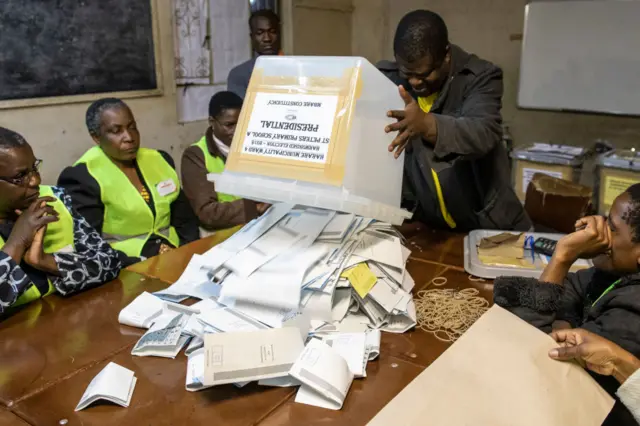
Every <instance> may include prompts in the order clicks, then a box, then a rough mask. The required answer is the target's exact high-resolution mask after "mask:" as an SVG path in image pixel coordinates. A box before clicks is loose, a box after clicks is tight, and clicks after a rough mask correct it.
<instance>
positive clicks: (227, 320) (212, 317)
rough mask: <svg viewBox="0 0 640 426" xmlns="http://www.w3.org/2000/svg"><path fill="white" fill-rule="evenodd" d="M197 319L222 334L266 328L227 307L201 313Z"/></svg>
mask: <svg viewBox="0 0 640 426" xmlns="http://www.w3.org/2000/svg"><path fill="white" fill-rule="evenodd" d="M198 319H199V320H200V321H202V322H203V323H205V324H207V325H210V326H211V327H213V328H215V329H216V330H218V331H220V332H223V333H231V332H236V331H255V330H262V329H265V328H267V326H266V325H263V324H261V323H260V322H258V321H256V320H254V319H253V318H249V317H248V316H246V315H243V314H242V313H240V312H238V311H236V310H234V309H231V308H229V307H226V308H220V309H214V310H211V311H206V312H202V313H200V315H198Z"/></svg>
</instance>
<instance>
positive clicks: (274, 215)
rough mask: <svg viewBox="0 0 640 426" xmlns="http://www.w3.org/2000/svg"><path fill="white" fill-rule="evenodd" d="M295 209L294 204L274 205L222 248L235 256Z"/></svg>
mask: <svg viewBox="0 0 640 426" xmlns="http://www.w3.org/2000/svg"><path fill="white" fill-rule="evenodd" d="M293 207H294V206H293V205H292V204H287V203H277V204H274V205H272V206H271V207H269V209H268V210H267V211H266V212H265V213H264V214H263V215H262V216H260V217H258V218H256V219H254V220H252V221H251V222H249V223H247V224H246V225H245V226H244V227H242V229H240V230H239V231H238V232H236V233H235V234H233V236H231V237H230V238H229V239H228V240H226V241H224V242H223V243H222V244H220V247H221V248H222V249H224V250H226V251H227V252H232V253H234V254H235V253H237V252H239V251H240V250H244V249H245V248H247V247H249V245H251V244H252V243H253V242H254V241H256V240H257V239H258V238H260V237H262V235H263V234H264V233H266V232H267V231H268V230H270V229H271V228H272V227H273V225H275V224H276V223H278V221H280V219H282V218H283V217H285V216H286V215H287V214H288V213H289V212H290V211H291V210H293Z"/></svg>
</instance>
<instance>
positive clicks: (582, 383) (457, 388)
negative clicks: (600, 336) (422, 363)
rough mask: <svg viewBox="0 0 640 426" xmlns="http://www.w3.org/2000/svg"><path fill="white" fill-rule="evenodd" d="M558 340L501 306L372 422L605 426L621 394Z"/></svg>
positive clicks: (383, 425)
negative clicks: (560, 351) (556, 354)
mask: <svg viewBox="0 0 640 426" xmlns="http://www.w3.org/2000/svg"><path fill="white" fill-rule="evenodd" d="M556 346H557V344H556V343H555V342H554V341H553V339H551V337H549V336H547V335H546V334H544V333H543V332H541V331H540V330H538V329H536V328H534V327H533V326H531V325H529V324H527V323H526V322H524V321H523V320H521V319H520V318H518V317H516V316H515V315H513V314H511V313H510V312H508V311H506V310H505V309H503V308H501V307H499V306H493V307H492V308H491V309H489V311H487V313H486V314H484V315H483V316H482V317H481V318H480V319H479V320H478V321H477V322H476V323H475V324H474V325H473V326H471V328H469V330H468V331H467V332H466V333H465V334H464V335H463V336H462V337H461V338H460V339H459V340H458V341H457V342H456V343H455V344H454V345H453V346H451V348H449V349H448V350H447V351H446V352H445V353H444V354H442V355H441V356H440V358H438V359H437V360H436V361H435V362H434V363H433V364H432V365H431V366H430V367H429V368H427V369H426V370H425V371H424V372H423V373H422V374H420V375H419V376H418V377H417V378H416V379H414V380H413V382H411V383H410V384H409V385H408V386H407V387H406V388H405V389H404V390H403V391H402V392H400V394H398V396H396V398H394V399H393V400H392V401H391V402H390V403H389V404H387V406H386V407H385V408H383V409H382V411H381V412H380V413H378V415H377V416H376V417H375V418H374V419H373V420H371V422H370V423H369V426H390V425H393V426H414V425H415V426H417V425H429V426H440V425H447V426H462V425H465V426H467V425H468V426H485V425H490V426H540V425H544V426H567V425H580V426H598V425H601V424H602V422H603V421H604V419H605V418H606V416H607V415H608V414H609V411H611V408H613V403H614V400H613V399H612V398H611V397H610V396H609V395H608V394H607V393H606V392H605V391H604V390H603V389H602V388H601V387H600V386H599V385H598V384H597V383H596V382H595V380H593V379H592V378H591V376H589V374H588V373H587V372H586V371H584V370H583V369H582V368H581V367H579V366H578V365H576V364H574V363H567V362H559V361H554V360H552V359H550V358H549V356H548V355H547V354H548V352H549V350H550V349H552V348H555V347H556Z"/></svg>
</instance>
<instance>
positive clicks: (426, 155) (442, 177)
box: [377, 45, 531, 231]
mask: <svg viewBox="0 0 640 426" xmlns="http://www.w3.org/2000/svg"><path fill="white" fill-rule="evenodd" d="M451 49H452V70H451V75H450V77H449V79H448V80H447V82H446V83H445V85H444V87H443V89H442V90H441V92H440V95H439V96H438V99H437V100H436V101H435V103H434V105H433V108H432V109H431V112H432V113H433V115H434V117H435V119H436V122H437V125H438V140H437V142H436V144H435V147H433V146H431V145H430V144H428V143H426V142H424V141H423V140H422V139H421V138H414V140H413V141H412V142H411V143H410V145H409V146H408V147H407V151H406V155H405V179H404V182H405V184H404V188H403V199H404V200H405V201H409V202H411V201H413V202H414V207H415V214H414V219H416V220H421V221H425V222H426V223H428V224H430V225H431V226H435V227H440V228H446V229H448V225H447V224H446V222H445V220H444V218H443V215H442V213H441V211H440V205H439V203H438V198H437V195H436V194H437V192H436V186H435V182H434V179H433V177H432V172H431V170H432V169H433V170H434V171H435V172H437V174H438V179H439V181H440V186H441V188H442V193H443V198H444V201H445V205H446V207H447V210H448V212H449V214H450V215H451V216H452V217H453V219H454V220H455V222H456V225H457V226H456V228H455V229H456V230H458V231H469V230H473V229H504V230H511V229H515V230H524V231H526V230H528V229H529V228H530V227H531V221H530V220H529V218H528V217H527V215H526V213H525V211H524V208H523V207H522V204H521V203H520V201H519V200H518V198H517V197H516V195H515V192H514V191H513V188H512V187H511V184H510V183H511V176H510V174H511V172H510V167H509V160H508V156H507V151H506V148H505V147H504V145H503V143H502V127H501V123H502V116H501V113H500V110H501V108H502V90H503V88H502V70H501V69H500V68H499V67H497V66H496V65H494V64H492V63H490V62H487V61H484V60H482V59H480V58H478V57H477V56H475V55H470V54H468V53H467V52H465V51H463V50H462V49H461V48H459V47H458V46H454V45H452V46H451ZM377 66H378V69H380V71H382V72H383V73H384V74H385V75H386V76H387V77H388V78H389V79H391V81H393V82H394V83H396V84H398V85H399V84H402V85H403V86H404V87H405V89H407V91H408V92H409V93H411V94H412V96H414V98H415V97H416V96H415V93H413V91H412V89H411V86H410V85H409V84H408V82H407V81H406V80H405V79H403V78H402V77H401V76H400V73H399V71H398V67H397V65H396V64H395V63H394V62H388V61H383V62H380V63H379V64H378V65H377ZM405 205H406V204H405ZM409 207H410V206H409Z"/></svg>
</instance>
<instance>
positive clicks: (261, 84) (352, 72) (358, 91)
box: [209, 56, 411, 224]
mask: <svg viewBox="0 0 640 426" xmlns="http://www.w3.org/2000/svg"><path fill="white" fill-rule="evenodd" d="M403 108H404V103H403V101H402V99H401V98H400V96H399V94H398V88H397V87H396V86H395V85H394V84H393V83H392V82H391V81H389V80H388V79H387V78H386V77H385V76H384V75H383V74H382V73H380V72H379V71H378V70H377V69H376V68H375V67H374V66H373V65H372V64H371V63H370V62H368V61H367V60H366V59H364V58H357V57H295V56H289V57H283V56H262V57H260V58H259V59H258V61H257V62H256V66H255V69H254V71H253V75H252V76H251V81H250V83H249V88H248V90H247V95H246V97H245V100H244V105H243V107H242V112H241V114H240V119H239V121H238V125H237V127H236V133H235V137H234V139H233V143H232V145H231V149H230V153H229V157H228V159H227V163H226V166H225V170H224V172H223V173H221V174H210V175H209V180H212V181H214V182H215V184H216V190H217V191H218V192H221V193H225V194H232V195H237V196H240V197H244V198H249V199H254V200H260V201H266V202H289V203H294V204H300V205H304V206H311V207H319V208H324V209H330V210H338V211H343V212H348V213H354V214H358V215H361V216H364V217H370V218H374V219H378V220H382V221H385V222H390V223H393V224H401V223H402V222H403V220H404V219H406V218H410V217H411V213H409V212H407V211H406V210H403V209H401V208H400V198H401V192H402V191H401V190H402V171H403V165H404V158H403V157H400V158H398V159H395V158H394V157H393V154H392V153H390V152H389V151H388V149H387V147H388V146H389V144H390V143H391V142H392V141H393V138H394V137H395V134H386V133H384V128H385V126H386V125H388V124H390V123H392V122H393V120H392V119H390V118H388V117H387V116H386V113H387V111H388V110H390V109H403Z"/></svg>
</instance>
